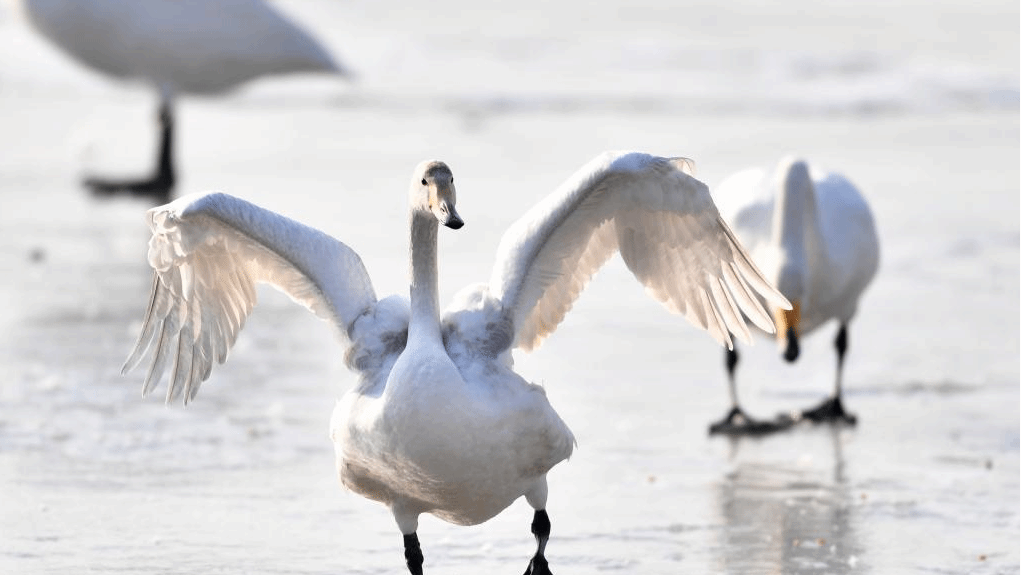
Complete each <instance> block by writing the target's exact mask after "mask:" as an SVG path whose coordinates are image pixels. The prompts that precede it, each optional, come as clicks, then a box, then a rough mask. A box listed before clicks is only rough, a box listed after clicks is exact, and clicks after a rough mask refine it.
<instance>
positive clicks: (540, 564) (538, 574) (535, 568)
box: [525, 553, 553, 575]
mask: <svg viewBox="0 0 1021 575" xmlns="http://www.w3.org/2000/svg"><path fill="white" fill-rule="evenodd" d="M525 575H553V572H552V571H550V570H549V563H548V562H547V561H546V558H545V557H543V556H542V555H539V554H538V553H537V554H536V555H535V557H532V560H531V561H529V562H528V569H525Z"/></svg>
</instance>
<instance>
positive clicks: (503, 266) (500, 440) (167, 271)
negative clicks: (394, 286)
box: [124, 153, 787, 575]
mask: <svg viewBox="0 0 1021 575" xmlns="http://www.w3.org/2000/svg"><path fill="white" fill-rule="evenodd" d="M455 201H456V194H455V188H454V184H453V174H452V173H451V171H450V169H449V168H448V167H447V166H446V165H445V164H443V163H442V162H437V161H427V162H422V163H421V164H420V165H419V166H418V167H417V168H416V169H415V172H414V174H413V176H412V181H411V186H410V204H411V207H410V259H411V282H410V299H407V298H404V297H400V296H391V297H388V298H385V299H382V300H377V299H376V295H375V291H374V289H373V286H372V283H371V281H370V279H369V277H368V274H367V273H366V270H365V267H364V265H363V264H362V262H361V259H360V258H359V257H358V255H357V254H356V253H355V252H354V251H353V250H352V249H350V248H349V247H348V246H346V245H345V244H343V243H341V242H339V241H337V240H335V239H333V238H331V237H330V236H328V235H326V234H324V233H322V232H320V231H318V230H315V229H312V228H309V227H307V226H304V225H302V224H300V223H297V222H295V221H293V220H289V219H287V218H284V217H283V216H280V215H278V214H275V213H273V212H270V211H268V210H264V209H262V208H259V207H256V206H254V205H252V204H250V203H248V202H245V201H243V200H241V199H238V198H235V197H232V196H228V195H225V194H220V193H211V194H202V195H192V196H186V197H183V198H180V199H178V200H176V201H174V202H173V203H171V204H168V205H165V206H161V207H158V208H154V209H152V210H150V211H149V212H148V221H149V225H150V227H151V229H152V231H153V237H152V240H151V241H150V244H149V262H150V264H151V265H152V267H153V268H154V269H155V277H154V284H153V291H152V296H151V300H150V304H149V308H148V311H147V313H146V319H145V323H144V326H143V328H142V333H141V335H140V337H139V341H138V344H137V346H136V348H135V350H134V351H133V352H132V354H131V356H130V357H129V358H128V360H127V362H126V363H125V368H124V369H125V372H126V371H127V370H129V369H131V368H132V367H133V366H135V365H136V364H137V363H139V362H140V361H141V359H142V358H143V356H144V355H145V354H146V353H149V352H151V354H152V356H153V359H152V363H151V367H150V369H149V372H148V374H147V376H146V379H145V384H144V388H143V389H144V392H145V393H148V392H149V391H151V390H152V389H153V388H154V387H155V386H156V385H157V384H158V382H159V380H160V378H161V375H162V373H163V372H164V371H166V369H167V368H168V367H169V368H170V370H171V375H170V378H169V383H168V390H167V401H168V402H169V401H171V400H173V399H175V398H177V397H178V396H181V395H183V397H184V400H185V402H187V401H189V400H190V399H192V398H194V397H195V394H196V393H197V392H198V389H199V384H200V383H201V382H202V381H204V380H205V379H206V378H207V377H208V376H209V374H210V372H211V369H212V365H213V364H214V363H216V362H221V363H222V362H223V361H224V360H225V359H226V357H227V353H228V351H229V349H230V347H231V346H232V345H233V343H234V341H235V338H236V337H237V335H238V332H239V331H240V330H241V327H242V325H243V324H244V321H245V318H246V317H247V316H248V314H249V313H250V312H251V310H252V308H253V306H254V305H255V293H256V292H255V284H256V283H257V282H266V283H270V284H272V285H274V286H276V287H277V288H279V289H281V290H282V291H284V292H285V293H287V294H288V295H289V296H290V297H291V298H292V299H294V300H295V301H296V302H298V303H300V304H302V305H304V306H305V307H307V308H308V309H309V310H311V311H312V312H313V313H315V314H316V315H318V316H319V317H321V318H323V319H325V320H326V321H328V322H330V323H332V325H333V326H334V327H335V328H336V329H337V332H338V334H339V336H340V339H341V341H342V344H343V346H344V347H345V348H346V350H347V351H346V354H347V355H346V360H347V364H348V366H349V367H350V368H351V369H352V370H353V371H354V372H355V373H356V374H357V375H358V382H357V384H356V385H355V386H354V388H353V389H352V390H350V391H348V392H347V393H346V394H345V395H344V396H343V397H342V399H341V400H340V401H339V402H338V403H337V405H336V407H335V409H334V412H333V417H332V421H331V437H332V439H333V442H334V444H335V447H336V455H337V468H338V472H339V475H340V478H341V480H342V482H343V483H344V484H345V485H346V486H348V487H349V488H350V489H352V490H353V491H355V492H357V493H359V494H361V495H363V496H365V497H368V498H370V499H373V500H376V501H380V502H382V503H384V504H385V505H387V506H388V507H389V508H390V509H391V511H392V513H393V515H394V517H395V519H396V521H397V524H398V526H399V528H400V529H401V531H402V533H403V534H404V536H405V555H406V558H407V562H408V567H409V569H410V571H411V572H412V573H421V564H422V556H421V549H420V547H419V544H418V539H417V534H416V531H417V525H418V517H419V515H420V514H422V513H432V514H434V515H436V516H438V517H440V518H442V519H445V520H447V521H450V522H453V523H456V524H461V525H472V524H477V523H481V522H483V521H486V520H488V519H490V518H491V517H493V516H495V515H496V514H498V513H499V512H500V511H502V510H503V509H504V508H506V507H507V506H508V505H510V504H511V503H512V502H513V501H515V500H516V499H518V498H519V497H521V496H522V495H524V496H525V497H526V499H527V500H528V502H529V504H531V505H532V507H534V508H535V510H536V512H535V513H536V514H535V520H534V522H533V524H532V531H533V533H535V535H536V538H537V540H538V542H539V546H538V550H537V552H536V555H535V557H533V558H532V561H531V563H530V565H529V571H528V573H532V574H533V575H537V574H541V573H548V568H547V567H546V562H545V557H544V548H545V544H546V539H547V538H548V536H549V520H548V516H547V515H546V512H545V510H544V508H545V504H546V497H547V487H546V473H547V472H548V471H549V470H550V469H551V468H552V467H553V466H554V465H556V464H557V463H559V462H560V461H563V460H564V459H566V458H568V457H569V456H570V455H571V452H572V450H573V445H574V436H573V435H572V434H571V431H570V430H569V429H568V427H567V426H566V425H565V424H564V422H563V421H562V420H561V419H560V417H559V416H558V415H557V413H556V412H555V411H554V410H553V407H552V406H551V405H550V403H549V401H548V400H547V398H546V394H545V392H544V391H543V389H542V388H541V387H539V386H537V385H534V384H531V383H529V382H527V381H525V380H524V379H523V378H522V377H521V376H520V375H518V374H516V373H515V372H514V370H513V358H512V355H511V354H512V351H513V350H514V349H515V348H520V349H525V350H530V349H533V348H535V347H537V346H538V345H539V344H540V343H541V342H542V340H543V339H544V338H545V337H547V336H548V335H550V334H551V333H552V332H553V331H554V330H555V329H556V327H557V325H558V324H559V323H560V322H561V321H562V320H563V319H564V316H565V314H566V313H567V311H568V310H569V309H570V308H571V306H572V305H573V303H574V301H575V299H576V298H577V297H578V296H579V295H580V293H581V291H582V289H583V288H584V287H585V285H586V284H587V283H588V281H589V280H590V279H591V277H592V275H593V274H594V273H595V272H596V271H597V270H598V269H599V268H600V267H601V266H602V265H603V264H604V263H605V262H606V261H607V259H609V258H610V257H611V256H612V255H613V254H614V253H618V252H619V253H620V254H621V256H622V257H623V259H624V262H625V263H626V264H627V266H628V267H629V268H630V269H631V271H632V272H634V274H635V276H636V277H637V278H638V280H639V281H640V282H641V283H642V284H644V285H645V287H646V290H647V291H648V293H649V294H650V295H652V296H653V297H655V298H656V299H657V300H659V301H660V302H662V303H663V304H664V305H665V306H666V307H667V308H668V309H670V310H672V311H675V312H678V313H682V314H684V315H685V316H686V317H687V318H688V319H689V320H691V321H692V322H693V323H695V324H696V325H698V326H699V327H702V328H704V329H707V330H708V331H709V332H710V334H712V335H713V337H715V338H716V339H717V340H718V341H720V342H721V343H724V344H728V345H729V344H730V342H731V338H730V333H734V334H737V335H739V336H740V337H742V338H744V339H746V340H747V338H748V337H749V331H748V329H747V327H746V326H745V323H744V320H743V318H742V315H741V314H742V312H743V313H744V314H746V315H747V316H748V317H749V318H751V320H752V321H754V322H756V323H757V324H758V325H759V326H760V327H761V328H762V329H764V330H767V331H769V330H771V329H772V322H771V320H770V318H769V315H768V313H767V312H766V311H765V309H764V308H763V307H762V306H761V305H760V304H759V300H758V297H763V298H764V299H765V300H766V301H769V302H770V305H772V306H779V307H783V306H785V305H787V303H786V300H784V298H783V297H782V296H780V294H779V293H778V292H777V291H776V290H774V289H773V288H772V287H771V286H770V285H769V284H768V283H767V282H766V281H765V280H764V279H763V277H762V274H761V273H760V272H759V271H758V270H757V269H756V268H755V266H754V264H752V262H751V260H750V258H749V257H748V255H747V254H746V253H745V251H744V250H743V248H741V246H740V245H739V244H738V242H737V240H736V239H735V238H734V236H733V235H732V233H731V232H730V230H729V229H728V228H727V226H726V224H724V223H723V221H722V220H721V219H720V216H719V214H718V212H717V210H716V207H715V206H714V204H713V202H712V199H711V197H710V195H709V190H708V188H707V187H706V186H705V185H704V184H702V183H701V182H699V181H698V180H696V179H695V178H693V177H691V175H690V165H689V164H688V162H687V161H686V160H684V159H667V158H659V157H655V156H650V155H647V154H640V153H606V154H603V155H600V156H598V157H596V158H595V159H594V160H592V161H591V162H589V163H588V164H587V165H585V166H583V167H582V168H581V169H580V170H579V171H578V172H577V173H575V174H574V175H573V176H572V177H571V178H570V179H568V180H567V181H566V182H565V183H564V184H563V185H561V186H560V187H559V188H558V189H557V190H556V191H555V192H553V194H551V195H550V196H548V197H547V198H545V199H544V200H542V201H541V202H539V203H538V204H537V205H535V206H534V207H533V208H532V209H531V210H529V211H528V212H527V213H526V214H525V215H524V216H523V217H522V218H521V219H519V220H518V221H517V222H516V223H514V224H513V225H511V227H510V228H509V229H508V230H507V232H506V233H505V234H504V236H503V238H502V240H501V242H500V245H499V248H498V250H497V254H496V258H495V263H494V266H493V270H492V273H491V276H490V279H489V281H488V283H480V284H476V285H471V286H468V287H466V288H465V289H463V290H462V291H461V292H460V293H459V294H458V295H457V296H455V297H454V300H453V302H452V303H451V304H450V305H449V306H448V307H447V308H446V310H445V311H443V313H442V314H441V312H440V308H439V301H438V270H437V261H438V257H437V249H436V247H437V231H438V228H439V225H440V224H443V225H445V226H447V227H450V228H453V229H457V228H460V227H461V225H462V220H461V219H460V217H459V216H458V214H457V211H456V207H455Z"/></svg>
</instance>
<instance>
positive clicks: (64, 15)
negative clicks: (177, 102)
mask: <svg viewBox="0 0 1021 575" xmlns="http://www.w3.org/2000/svg"><path fill="white" fill-rule="evenodd" d="M15 3H16V5H20V6H19V7H20V9H21V11H22V12H23V13H24V14H25V15H26V16H27V17H28V20H29V22H31V23H32V25H33V26H34V27H35V29H36V30H38V31H39V32H40V33H41V34H42V35H43V36H45V37H46V38H47V39H48V40H50V41H51V42H53V44H54V45H56V46H57V47H58V48H60V49H61V50H62V51H63V52H64V53H66V54H67V55H69V56H71V57H72V58H74V59H75V60H77V61H79V62H81V63H82V64H85V65H86V66H88V67H90V68H93V69H95V70H97V71H99V72H102V73H104V74H107V75H110V76H113V77H115V78H122V79H138V80H144V81H146V82H148V83H149V84H151V85H153V86H154V87H156V88H157V89H158V90H159V91H160V93H161V94H162V97H163V99H164V100H169V99H172V98H173V97H174V96H175V95H177V94H180V93H188V94H217V93H221V92H225V91H227V90H230V89H232V88H235V87H237V86H238V85H240V84H242V83H244V82H247V81H248V80H252V79H254V78H258V77H260V76H266V75H273V74H287V73H297V72H340V68H339V66H338V65H337V63H336V62H335V61H334V60H333V58H332V57H331V56H330V54H329V53H328V52H327V51H326V49H324V48H323V47H322V46H321V45H320V44H319V43H318V42H317V41H316V40H315V39H314V38H312V37H311V36H310V35H309V34H308V33H307V32H305V31H304V30H302V29H301V28H299V27H298V26H296V25H295V24H294V23H292V22H291V21H289V20H288V19H287V18H286V17H284V16H283V15H282V14H281V13H280V12H278V11H277V10H275V9H274V8H273V7H272V6H270V5H269V4H267V3H266V2H264V1H262V0H89V1H88V2H81V1H79V0H15Z"/></svg>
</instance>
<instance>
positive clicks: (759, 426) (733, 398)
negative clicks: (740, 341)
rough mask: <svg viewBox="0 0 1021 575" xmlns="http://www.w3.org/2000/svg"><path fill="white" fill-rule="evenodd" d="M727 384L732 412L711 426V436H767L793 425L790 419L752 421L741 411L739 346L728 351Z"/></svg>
mask: <svg viewBox="0 0 1021 575" xmlns="http://www.w3.org/2000/svg"><path fill="white" fill-rule="evenodd" d="M725 361H726V365H727V383H728V386H729V389H730V405H731V407H730V411H729V412H727V415H725V416H724V417H723V419H721V420H719V421H717V422H715V423H712V424H711V425H709V434H710V435H715V434H717V433H721V434H726V435H765V434H767V433H774V432H777V431H781V430H783V429H787V428H788V427H790V426H791V425H792V424H793V421H792V420H791V419H790V418H789V417H778V418H777V419H776V420H775V421H760V420H757V419H752V418H751V417H749V416H748V414H746V413H745V412H744V410H743V409H741V404H740V403H738V401H737V381H736V377H735V374H734V372H735V371H736V370H737V361H738V354H737V345H735V346H734V349H728V350H726V359H725Z"/></svg>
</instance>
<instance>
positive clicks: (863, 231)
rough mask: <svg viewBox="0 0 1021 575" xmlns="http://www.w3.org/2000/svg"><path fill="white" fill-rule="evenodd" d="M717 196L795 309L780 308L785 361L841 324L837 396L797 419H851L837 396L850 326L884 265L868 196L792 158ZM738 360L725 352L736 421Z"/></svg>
mask: <svg viewBox="0 0 1021 575" xmlns="http://www.w3.org/2000/svg"><path fill="white" fill-rule="evenodd" d="M713 198H714V199H715V201H716V203H717V205H718V206H719V209H720V213H721V214H722V215H723V218H724V219H725V220H726V221H727V222H729V223H730V225H731V226H732V227H733V230H734V232H735V233H736V234H737V236H738V238H739V239H740V240H741V242H742V243H743V244H744V245H745V247H747V248H748V250H749V252H750V253H751V255H752V258H753V259H754V261H755V262H756V264H758V266H759V268H760V269H761V270H762V271H763V273H764V274H765V276H766V278H767V279H768V280H770V281H771V282H773V284H774V285H776V286H777V287H778V288H779V289H780V291H781V293H783V294H784V296H786V297H787V298H788V299H789V300H790V301H791V302H792V304H793V309H792V310H790V311H783V310H779V309H778V310H775V315H776V320H777V332H776V334H777V337H778V339H779V341H780V344H781V347H782V349H783V354H784V357H785V359H787V360H788V361H794V360H795V359H797V357H798V355H799V353H800V349H799V345H798V340H799V339H800V338H801V337H803V336H805V335H808V334H809V333H811V332H812V331H814V330H816V329H817V328H818V327H820V326H821V325H823V324H824V323H826V322H828V321H830V320H836V321H837V322H838V324H839V326H840V327H839V329H838V334H837V339H836V341H835V346H836V348H837V360H838V365H837V379H836V385H835V388H834V392H833V395H832V397H831V398H830V399H829V400H827V403H824V404H823V405H822V406H820V407H819V408H815V409H812V410H809V411H805V412H801V413H800V414H796V415H797V416H800V417H807V418H809V419H812V420H815V421H821V420H825V419H838V418H839V419H845V420H847V421H849V422H854V420H855V419H854V417H853V416H852V415H850V414H848V413H846V412H844V411H843V407H842V403H841V399H840V397H841V387H842V386H841V372H842V367H843V358H844V354H845V353H846V350H847V345H848V341H847V326H848V323H849V322H850V321H851V318H853V317H854V315H855V313H856V312H857V310H858V302H859V299H860V298H861V295H862V293H863V292H864V291H865V289H866V288H867V287H868V285H869V284H870V283H871V282H872V279H873V278H874V277H875V275H876V271H877V270H878V268H879V236H878V234H877V232H876V226H875V221H874V218H873V216H872V211H871V209H870V208H869V205H868V203H867V202H866V201H865V198H864V196H862V194H861V192H860V191H859V190H858V189H857V188H856V187H855V186H854V185H853V184H852V183H851V182H850V181H849V180H848V179H847V178H846V177H844V176H843V175H841V174H838V173H831V172H823V171H821V170H819V169H816V168H812V167H810V165H809V164H808V163H807V162H805V161H804V160H802V159H799V158H796V157H791V156H789V157H785V158H783V159H781V160H780V161H779V162H778V164H777V166H776V167H775V168H774V169H773V170H772V171H766V170H762V169H749V170H744V171H741V172H738V173H736V174H733V175H732V176H730V177H728V178H726V179H725V180H724V181H723V182H721V183H720V185H719V187H717V189H716V191H715V192H714V193H713ZM736 363H737V352H736V350H730V351H728V359H727V365H728V371H729V373H730V383H731V401H732V407H733V409H732V412H731V415H730V417H731V418H732V417H733V416H734V414H735V411H736V412H740V407H739V405H738V401H737V395H736V389H735V384H734V379H733V370H734V367H735V366H736ZM745 419H746V420H747V421H750V420H749V419H748V418H745ZM795 419H797V417H795ZM722 430H723V429H721V431H722Z"/></svg>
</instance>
